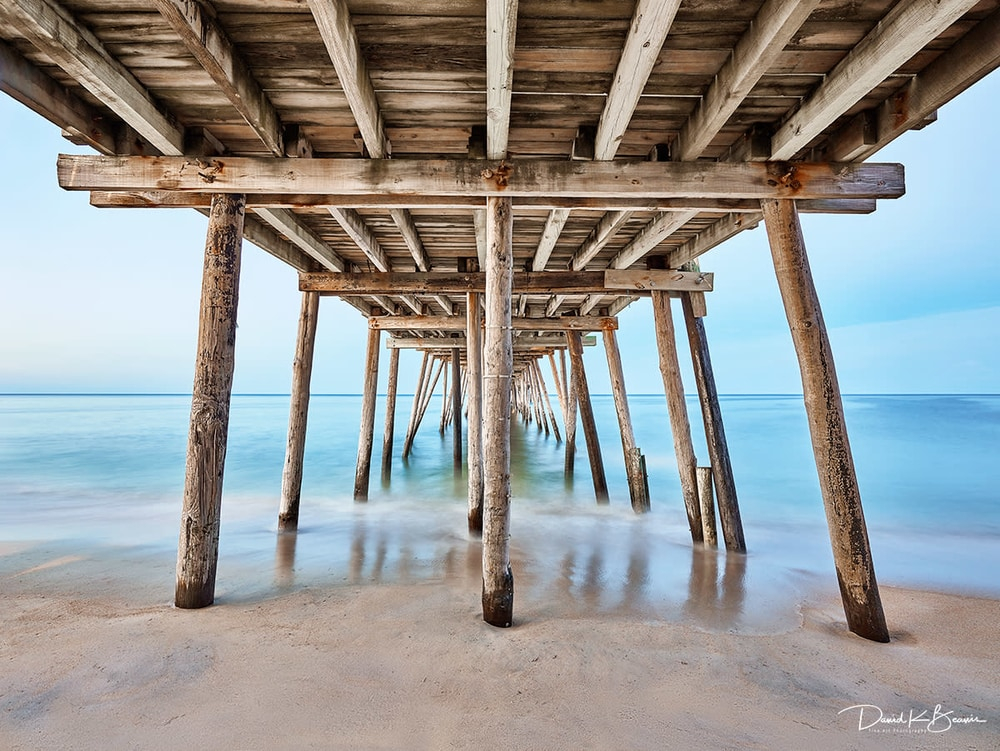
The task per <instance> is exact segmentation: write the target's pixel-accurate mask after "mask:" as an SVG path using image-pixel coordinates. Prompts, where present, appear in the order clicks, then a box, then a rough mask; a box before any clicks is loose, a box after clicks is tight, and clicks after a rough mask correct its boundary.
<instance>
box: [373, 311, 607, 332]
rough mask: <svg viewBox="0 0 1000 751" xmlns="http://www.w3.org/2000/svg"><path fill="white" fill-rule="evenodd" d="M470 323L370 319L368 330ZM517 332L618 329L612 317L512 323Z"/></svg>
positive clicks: (453, 328)
mask: <svg viewBox="0 0 1000 751" xmlns="http://www.w3.org/2000/svg"><path fill="white" fill-rule="evenodd" d="M467 325H468V322H467V320H466V317H465V316H464V315H460V316H454V315H452V316H371V317H369V319H368V327H369V328H373V329H379V330H381V331H465V330H466V326H467ZM511 325H512V326H513V327H514V330H515V331H604V330H605V329H617V328H618V319H617V318H614V317H612V316H565V317H562V318H525V317H515V318H512V319H511Z"/></svg>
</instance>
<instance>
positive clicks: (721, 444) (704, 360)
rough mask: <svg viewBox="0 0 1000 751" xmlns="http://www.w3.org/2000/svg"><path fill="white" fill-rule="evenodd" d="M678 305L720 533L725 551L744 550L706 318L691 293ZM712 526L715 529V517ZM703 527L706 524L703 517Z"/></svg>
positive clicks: (741, 525) (734, 483)
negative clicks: (699, 403) (714, 492)
mask: <svg viewBox="0 0 1000 751" xmlns="http://www.w3.org/2000/svg"><path fill="white" fill-rule="evenodd" d="M681 308H682V309H683V310H684V323H685V325H686V327H687V336H688V344H689V345H690V347H691V362H692V364H693V365H694V380H695V383H696V384H697V386H698V400H699V401H700V402H701V416H702V421H703V422H704V424H705V439H706V443H707V444H708V457H709V459H710V460H711V462H712V476H713V477H714V479H715V488H716V501H717V503H718V506H719V522H720V524H721V525H722V536H723V538H724V539H725V541H726V550H728V551H729V552H731V553H745V552H747V543H746V539H745V538H744V537H743V521H742V520H741V519H740V504H739V501H738V500H737V497H736V480H735V479H734V478H733V465H732V463H731V462H730V460H729V446H728V445H727V444H726V429H725V427H724V426H723V424H722V408H721V407H720V406H719V392H718V390H717V389H716V387H715V374H714V372H713V371H712V358H711V356H710V354H709V351H708V337H707V336H706V334H705V321H704V319H703V318H702V317H701V316H698V315H696V314H695V309H694V305H693V301H692V299H691V293H689V292H682V293H681ZM712 526H713V531H714V526H715V520H714V516H713V520H712ZM702 527H703V528H704V527H705V525H704V520H703V524H702Z"/></svg>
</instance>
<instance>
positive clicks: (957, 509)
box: [0, 395, 1000, 628]
mask: <svg viewBox="0 0 1000 751" xmlns="http://www.w3.org/2000/svg"><path fill="white" fill-rule="evenodd" d="M553 400H554V397H553ZM288 403H289V399H288V397H287V396H271V395H237V396H235V397H234V398H233V405H232V412H231V420H230V432H229V436H230V439H229V451H228V455H227V461H226V475H225V492H224V498H223V523H222V533H221V545H220V571H219V591H220V593H221V597H222V598H223V599H224V598H225V597H227V596H228V597H230V598H236V599H246V598H249V599H252V598H254V597H263V596H268V595H269V594H271V593H273V592H274V591H276V590H280V589H282V588H287V587H288V586H322V585H323V584H325V583H327V582H344V581H347V582H379V581H389V580H393V581H397V580H403V581H420V580H424V579H428V578H435V577H441V576H447V575H450V572H451V573H453V572H454V570H455V567H456V566H459V567H460V568H462V567H464V568H465V569H466V570H467V573H468V572H474V571H475V570H476V566H478V557H477V556H478V552H477V551H478V548H477V547H475V546H474V543H470V541H469V538H468V534H467V532H466V521H465V515H466V511H465V504H466V501H465V487H466V485H465V483H466V480H465V477H464V475H456V474H455V472H454V469H453V466H452V435H451V430H450V429H449V430H447V431H446V432H445V433H444V434H443V435H442V434H441V433H439V430H438V427H439V419H440V404H441V399H440V398H437V399H436V400H434V401H433V402H432V406H431V408H430V409H429V410H428V413H427V416H426V418H425V420H424V423H423V425H422V426H421V429H420V432H419V434H418V436H417V440H416V442H415V444H414V448H413V451H412V454H411V456H410V457H409V459H408V461H406V462H403V461H402V460H401V458H400V453H401V449H402V439H403V436H404V434H405V431H406V424H407V420H408V418H409V408H410V404H411V398H410V397H406V396H403V395H400V397H399V401H398V405H397V414H396V429H395V433H396V441H395V456H394V461H393V473H392V479H391V482H390V483H389V484H388V485H384V484H383V483H382V482H381V479H380V474H379V468H380V465H381V459H380V450H381V426H382V423H383V419H384V402H383V401H382V400H381V399H380V400H379V405H378V411H377V413H376V438H375V450H374V453H373V459H372V480H371V493H370V500H369V502H368V503H367V504H356V503H354V501H353V499H352V491H353V483H354V472H355V460H356V456H357V434H358V420H359V415H360V405H361V399H360V397H358V396H349V395H348V396H344V395H329V396H323V395H319V396H314V397H313V398H312V402H311V405H310V414H309V430H308V439H307V445H306V457H305V469H304V481H303V490H302V508H301V521H300V524H301V527H300V532H299V534H298V535H297V536H295V539H294V541H293V542H291V543H289V542H288V541H287V540H286V541H284V542H282V541H281V539H280V538H281V537H282V536H279V535H277V534H276V520H277V511H278V497H279V493H280V485H281V471H282V465H283V461H284V450H285V440H286V439H285V433H286V427H287V421H288ZM630 407H631V412H632V418H633V423H634V427H635V434H636V441H637V443H638V445H639V447H640V448H641V450H642V451H643V453H644V454H645V456H646V464H647V468H648V472H649V485H650V495H651V500H652V507H653V510H652V512H651V513H650V514H648V515H644V516H636V515H635V514H633V513H632V511H631V508H630V506H629V501H628V489H627V485H626V481H625V474H624V465H623V460H622V452H621V442H620V435H619V432H618V427H617V419H616V416H615V411H614V405H613V402H612V399H611V397H610V396H596V397H595V398H594V408H595V415H596V420H597V426H598V433H599V436H600V440H601V449H602V453H603V456H604V462H605V467H606V472H607V477H608V483H609V488H610V495H611V504H610V505H608V506H604V507H600V506H598V505H597V504H596V503H595V500H594V492H593V485H592V482H591V478H590V472H589V467H588V463H587V452H586V448H585V446H584V444H583V432H582V430H578V434H577V439H578V445H577V456H576V470H575V473H574V475H573V476H572V477H567V476H566V475H565V474H564V471H563V445H562V444H561V443H558V442H557V441H556V439H555V438H554V436H547V435H546V434H545V433H544V432H542V431H541V430H540V429H539V428H538V427H537V425H535V424H534V423H532V424H528V425H525V424H524V423H522V422H520V421H519V420H515V422H514V427H513V430H512V435H511V448H512V457H513V467H512V498H513V510H512V546H513V550H514V560H515V578H516V579H517V577H518V567H519V566H520V567H521V568H522V569H523V571H524V572H525V575H524V576H525V577H526V578H527V579H528V580H529V583H530V584H531V586H532V587H534V590H533V591H534V592H536V593H537V596H538V598H539V602H543V601H544V592H545V590H546V588H552V587H557V588H560V589H561V590H563V591H564V592H568V593H569V594H571V595H574V596H575V597H576V598H577V599H578V600H580V602H581V603H589V605H588V606H589V607H591V606H597V607H607V608H615V607H619V606H621V605H622V604H623V603H626V604H631V605H634V604H636V603H639V604H640V605H644V606H655V607H654V609H657V610H658V611H672V610H683V609H684V608H685V607H689V606H690V605H691V603H692V602H693V601H694V600H693V598H692V593H693V591H694V590H696V589H698V588H699V587H701V586H702V584H703V583H704V581H705V578H706V577H708V579H709V580H710V582H711V583H712V586H716V585H717V586H718V587H720V590H719V592H720V594H719V597H720V598H721V599H720V602H721V601H724V600H725V598H726V597H730V598H732V592H733V591H736V592H737V593H738V596H737V597H736V600H737V604H738V606H737V607H736V608H735V609H731V610H730V612H728V615H726V613H725V612H723V611H725V608H723V609H722V610H721V611H720V612H721V613H722V615H720V616H719V617H720V618H722V620H721V621H719V622H718V623H717V624H716V625H718V626H719V627H726V625H727V623H728V624H731V623H732V618H742V619H743V621H742V622H741V623H742V625H743V626H748V627H749V626H752V625H753V623H749V624H748V619H749V620H753V619H756V620H755V621H754V623H757V624H758V625H759V626H760V627H761V628H769V627H772V626H773V625H774V624H772V623H769V622H768V619H769V618H770V617H771V616H770V615H769V614H768V606H767V603H768V602H769V598H771V597H773V596H775V595H774V593H775V591H779V590H787V589H789V588H791V589H793V590H799V589H801V590H803V591H804V590H807V589H809V588H811V587H815V586H816V585H817V584H818V585H820V586H822V587H827V588H829V589H832V590H834V591H835V588H836V579H835V575H834V573H833V560H832V555H831V553H830V545H829V540H828V537H827V533H826V522H825V516H824V512H823V505H822V501H821V499H820V494H819V487H818V483H817V479H816V470H815V465H814V463H813V458H812V452H811V448H810V442H809V435H808V428H807V424H806V418H805V413H804V409H803V405H802V398H801V396H725V397H722V410H723V416H724V421H725V427H726V432H727V436H728V440H729V447H730V453H731V456H732V463H733V471H734V475H735V480H736V486H737V491H738V495H739V501H740V507H741V513H742V518H743V523H744V528H745V531H746V539H747V546H748V555H747V556H746V558H745V559H744V558H743V557H742V556H726V554H725V552H724V551H719V552H715V551H704V550H693V549H692V547H691V543H690V538H689V534H688V532H687V524H686V517H685V515H684V511H683V505H682V502H681V498H680V490H679V483H678V478H677V472H676V465H675V462H674V458H673V447H672V442H671V437H670V432H669V422H668V416H667V411H666V403H665V400H664V398H663V396H662V395H635V396H632V397H630ZM189 408H190V397H189V396H183V395H174V396H171V395H107V396H104V395H98V396H95V395H8V396H0V543H8V548H10V549H17V550H25V549H30V548H32V547H37V548H39V549H42V548H44V549H46V550H60V551H64V552H66V553H67V554H70V553H73V552H74V551H78V552H79V555H82V556H86V555H90V556H93V555H96V553H94V551H95V550H114V551H119V552H122V551H133V552H141V553H143V554H149V555H151V556H153V558H154V559H155V560H157V561H158V562H159V563H157V566H158V567H159V569H158V575H162V577H163V580H164V585H163V586H164V596H165V597H169V596H170V595H171V594H172V573H173V572H172V555H173V551H174V550H175V547H176V540H177V531H178V528H179V520H180V502H181V491H182V487H183V479H184V456H185V445H186V438H187V427H188V411H189ZM845 409H846V413H847V421H848V429H849V432H850V437H851V443H852V447H853V450H854V456H855V462H856V465H857V471H858V476H859V482H860V486H861V493H862V500H863V503H864V507H865V513H866V518H867V522H868V529H869V535H870V538H871V544H872V550H873V556H874V560H875V565H876V572H877V575H878V578H879V581H880V583H882V584H887V585H895V586H902V587H911V588H921V589H931V590H938V591H946V592H960V593H963V594H971V595H978V596H985V597H992V598H996V597H1000V581H998V579H997V577H996V571H997V570H1000V462H998V461H997V460H996V456H997V449H998V443H1000V396H998V395H985V396H979V395H961V396H955V395H946V396H935V395H927V396H847V397H845ZM689 410H690V415H691V423H692V432H693V434H694V436H695V441H696V453H697V454H698V457H699V459H700V463H706V464H707V452H706V451H705V449H704V444H703V441H702V443H701V444H700V445H699V444H698V440H699V434H700V433H701V432H702V431H701V423H700V413H699V412H698V406H697V402H696V401H694V400H693V399H692V400H690V402H689ZM720 537H721V535H720ZM11 545H13V548H11V547H10V546H11ZM289 545H291V550H290V549H289ZM2 547H3V546H2V545H0V549H2ZM80 551H82V552H80ZM290 555H291V557H289V556H290ZM168 564H169V565H168ZM720 572H721V573H720ZM468 575H469V576H470V578H472V579H474V575H473V574H472V573H468ZM727 577H729V580H728V581H727ZM727 587H728V589H727ZM734 588H735V589H734ZM726 592H728V593H729V594H728V595H727V594H726ZM696 599H697V598H696ZM751 599H753V600H754V602H756V603H757V604H758V605H759V607H757V608H749V607H746V606H745V603H746V602H747V601H749V600H751ZM699 601H700V600H699ZM751 612H752V613H753V614H754V615H753V619H751V618H750V616H749V615H748V613H751ZM734 614H735V615H734ZM774 617H777V616H774ZM726 618H729V620H728V621H727V620H726ZM709 625H711V624H709Z"/></svg>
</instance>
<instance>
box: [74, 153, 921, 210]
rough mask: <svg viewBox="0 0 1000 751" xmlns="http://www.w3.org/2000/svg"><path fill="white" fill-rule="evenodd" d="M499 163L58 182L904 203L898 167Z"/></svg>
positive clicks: (132, 164)
mask: <svg viewBox="0 0 1000 751" xmlns="http://www.w3.org/2000/svg"><path fill="white" fill-rule="evenodd" d="M495 168H496V164H495V163H491V162H484V161H480V160H416V159H414V160H409V159H406V160H404V159H391V160H374V159H373V160H365V159H280V158H254V157H223V158H217V159H188V158H178V157H106V156H78V155H67V154H61V155H60V156H59V160H58V175H59V184H60V186H62V187H63V188H66V189H68V190H132V191H134V190H140V191H141V190H170V191H175V190H180V191H196V192H201V193H211V192H213V191H214V192H219V193H238V192H241V191H245V190H247V189H252V190H254V191H255V192H258V193H259V192H266V193H295V194H298V193H322V192H324V191H325V190H326V188H328V187H329V186H330V185H337V186H338V188H339V192H341V193H343V194H345V195H348V194H365V195H371V194H382V195H388V196H412V195H415V194H427V195H437V196H448V195H478V196H483V197H485V196H489V195H496V194H504V195H507V196H509V197H511V198H520V197H532V196H536V197H537V196H562V197H569V198H592V197H594V196H607V197H620V196H622V195H623V194H629V195H632V196H642V197H657V196H659V197H674V198H685V197H687V198H700V199H704V198H720V199H729V198H757V199H761V198H795V199H801V198H898V197H899V196H901V195H902V194H903V192H904V190H905V185H904V180H903V168H902V165H898V164H877V163H874V164H841V163H806V162H802V163H795V164H786V163H781V162H778V163H758V162H746V163H736V164H732V163H725V162H718V163H712V162H568V161H567V162H562V161H547V160H523V161H518V162H515V163H514V164H513V173H512V174H511V175H510V177H509V180H508V181H507V184H506V185H502V184H498V182H497V181H496V180H495V179H484V178H483V173H484V172H485V173H487V174H491V175H495V172H494V170H495Z"/></svg>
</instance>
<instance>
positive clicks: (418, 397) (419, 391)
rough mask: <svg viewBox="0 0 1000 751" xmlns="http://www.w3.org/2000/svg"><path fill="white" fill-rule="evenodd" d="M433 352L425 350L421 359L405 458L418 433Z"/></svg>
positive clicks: (407, 429) (408, 427)
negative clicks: (421, 403)
mask: <svg viewBox="0 0 1000 751" xmlns="http://www.w3.org/2000/svg"><path fill="white" fill-rule="evenodd" d="M430 359H431V353H430V352H424V356H423V358H422V359H421V360H420V375H419V376H418V377H417V388H416V389H415V390H414V391H413V408H412V409H411V410H410V421H409V423H408V424H407V426H406V435H405V436H404V438H403V459H406V457H407V456H409V455H410V447H411V446H412V445H413V435H414V433H416V425H417V415H418V414H419V412H420V402H421V401H422V399H423V397H424V385H425V382H426V381H427V376H428V373H427V364H428V363H429V362H430Z"/></svg>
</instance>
